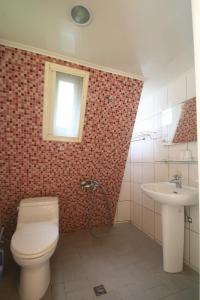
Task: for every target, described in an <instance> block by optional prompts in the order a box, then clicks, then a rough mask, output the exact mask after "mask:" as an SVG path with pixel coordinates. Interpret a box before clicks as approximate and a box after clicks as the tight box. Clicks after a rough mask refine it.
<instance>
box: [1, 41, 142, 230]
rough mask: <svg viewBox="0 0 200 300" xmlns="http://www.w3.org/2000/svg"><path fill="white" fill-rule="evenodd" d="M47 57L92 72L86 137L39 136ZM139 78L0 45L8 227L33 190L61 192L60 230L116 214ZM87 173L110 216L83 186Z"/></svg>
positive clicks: (5, 221) (4, 219) (96, 222)
mask: <svg viewBox="0 0 200 300" xmlns="http://www.w3.org/2000/svg"><path fill="white" fill-rule="evenodd" d="M45 61H50V62H55V63H59V64H62V65H65V66H70V67H76V68H79V69H83V70H86V71H88V72H89V73H90V79H89V88H88V96H87V107H86V115H85V124H84V132H83V140H82V142H81V143H67V142H55V141H44V140H43V139H42V115H43V88H44V65H45ZM142 86H143V83H142V82H141V81H138V80H134V79H130V78H126V77H123V76H119V75H114V74H111V73H106V72H103V71H98V70H95V69H91V68H87V67H84V66H80V65H75V64H72V63H69V62H66V61H61V60H57V59H54V58H51V57H45V56H43V55H39V54H35V53H31V52H27V51H23V50H19V49H14V48H10V47H5V46H0V124H1V128H0V141H1V142H0V168H1V169H0V170H1V171H0V208H1V219H2V223H3V224H4V225H5V226H6V230H7V232H8V231H12V230H13V229H14V227H15V223H16V212H17V205H18V203H19V201H20V200H21V199H22V198H26V197H35V196H50V195H54V196H58V197H59V205H60V225H61V230H62V231H63V232H66V231H68V230H76V229H82V228H85V227H86V226H87V221H88V218H90V219H91V225H92V226H98V225H101V224H105V223H109V222H111V221H112V220H111V219H113V218H114V213H115V209H116V203H117V199H118V196H119V192H120V186H121V182H122V177H123V173H124V167H125V163H126V158H127V152H128V148H129V143H130V139H131V134H132V128H133V125H134V121H135V116H136V112H137V108H138V103H139V99H140V94H141V90H142ZM109 96H112V101H108V97H109ZM86 178H89V179H91V178H94V179H97V180H99V181H100V182H101V183H102V184H103V186H104V187H105V188H106V190H107V193H108V196H107V199H108V201H109V206H110V210H111V216H110V215H109V214H108V213H107V210H106V205H105V200H104V197H103V196H102V195H101V194H100V193H99V194H98V193H97V194H96V196H95V198H93V196H92V194H90V193H85V192H83V191H81V190H80V187H79V183H80V180H82V179H86ZM125 200H129V199H125ZM89 211H90V216H88V213H89ZM123 214H124V211H123Z"/></svg>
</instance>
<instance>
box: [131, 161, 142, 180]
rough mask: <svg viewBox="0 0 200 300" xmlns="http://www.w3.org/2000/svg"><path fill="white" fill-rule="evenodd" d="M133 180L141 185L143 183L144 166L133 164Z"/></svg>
mask: <svg viewBox="0 0 200 300" xmlns="http://www.w3.org/2000/svg"><path fill="white" fill-rule="evenodd" d="M131 174H132V178H131V179H132V180H133V181H134V182H135V183H141V182H142V164H140V163H135V164H132V173H131Z"/></svg>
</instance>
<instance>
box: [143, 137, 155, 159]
mask: <svg viewBox="0 0 200 300" xmlns="http://www.w3.org/2000/svg"><path fill="white" fill-rule="evenodd" d="M142 153H143V159H142V161H143V162H153V161H154V141H153V140H145V141H144V142H143V151H142Z"/></svg>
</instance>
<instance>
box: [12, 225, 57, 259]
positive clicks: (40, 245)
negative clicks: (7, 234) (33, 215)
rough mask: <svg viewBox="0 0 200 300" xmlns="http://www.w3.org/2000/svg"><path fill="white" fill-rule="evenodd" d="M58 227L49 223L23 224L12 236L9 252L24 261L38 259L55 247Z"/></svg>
mask: <svg viewBox="0 0 200 300" xmlns="http://www.w3.org/2000/svg"><path fill="white" fill-rule="evenodd" d="M57 241H58V225H57V224H54V223H50V222H35V223H27V224H26V223H24V224H23V225H21V226H20V227H18V228H17V230H16V231H15V233H14V234H13V236H12V240H11V250H12V252H13V253H15V255H17V256H19V257H23V258H25V259H33V258H38V257H40V256H42V255H45V254H46V253H47V252H48V251H51V249H52V248H54V247H55V245H56V244H57Z"/></svg>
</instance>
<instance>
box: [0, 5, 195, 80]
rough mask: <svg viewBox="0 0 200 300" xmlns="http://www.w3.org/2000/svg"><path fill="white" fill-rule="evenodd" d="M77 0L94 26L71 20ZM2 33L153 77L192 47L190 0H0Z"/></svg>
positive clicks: (38, 46) (83, 58)
mask: <svg viewBox="0 0 200 300" xmlns="http://www.w3.org/2000/svg"><path fill="white" fill-rule="evenodd" d="M74 4H85V5H86V6H87V7H89V8H90V10H91V11H92V13H93V21H92V22H91V23H90V25H89V26H87V27H80V26H77V25H75V24H74V23H73V22H72V21H71V19H70V16H69V11H70V8H71V7H72V6H73V5H74ZM0 38H1V39H6V40H9V41H15V42H18V43H22V44H25V45H30V46H32V47H37V48H40V49H43V50H48V51H52V52H56V53H58V54H60V55H66V56H70V57H72V58H77V59H80V60H84V61H88V62H90V63H94V64H97V65H99V66H106V67H109V68H113V69H116V70H119V71H123V72H128V73H131V74H135V75H141V76H144V77H145V78H150V77H151V76H153V75H154V74H156V72H158V70H160V69H162V68H164V66H165V65H167V64H168V63H169V62H170V61H172V60H173V59H174V58H175V57H176V56H178V55H180V54H181V53H182V52H183V51H184V50H185V49H186V48H187V47H188V46H190V47H191V44H192V43H193V41H192V22H191V9H190V0H80V1H76V0H57V1H56V0H12V1H8V0H0Z"/></svg>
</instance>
